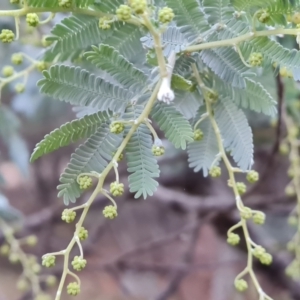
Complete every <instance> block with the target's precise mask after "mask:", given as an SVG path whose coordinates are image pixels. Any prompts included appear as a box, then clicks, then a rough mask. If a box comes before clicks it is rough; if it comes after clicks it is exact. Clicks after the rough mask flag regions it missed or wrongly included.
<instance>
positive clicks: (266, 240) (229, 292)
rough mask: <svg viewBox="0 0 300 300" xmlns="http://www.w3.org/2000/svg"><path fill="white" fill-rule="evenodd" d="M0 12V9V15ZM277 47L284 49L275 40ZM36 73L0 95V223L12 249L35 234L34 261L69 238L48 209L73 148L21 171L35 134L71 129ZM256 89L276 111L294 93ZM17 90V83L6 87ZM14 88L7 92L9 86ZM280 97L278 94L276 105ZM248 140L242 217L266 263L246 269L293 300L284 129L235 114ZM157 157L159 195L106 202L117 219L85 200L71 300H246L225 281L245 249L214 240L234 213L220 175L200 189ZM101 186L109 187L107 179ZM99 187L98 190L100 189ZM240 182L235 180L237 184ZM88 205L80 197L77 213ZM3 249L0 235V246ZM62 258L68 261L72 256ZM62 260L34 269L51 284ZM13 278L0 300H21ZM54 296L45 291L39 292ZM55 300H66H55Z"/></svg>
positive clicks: (29, 47) (12, 269) (171, 154)
mask: <svg viewBox="0 0 300 300" xmlns="http://www.w3.org/2000/svg"><path fill="white" fill-rule="evenodd" d="M2 8H3V9H4V8H6V7H5V5H4V4H3V5H2V3H1V9H2ZM3 28H11V29H13V28H14V24H13V20H11V19H9V18H8V19H5V18H1V20H0V30H1V29H3ZM47 32H49V28H47V26H46V27H43V29H38V30H37V31H35V32H30V31H29V30H27V29H26V28H25V29H24V34H23V37H22V41H21V42H22V43H14V44H13V45H9V46H7V45H5V46H4V45H2V44H1V45H0V68H2V67H3V66H4V65H7V64H9V63H10V56H11V54H12V53H14V52H18V51H23V52H25V53H27V54H28V55H30V56H31V57H34V58H36V57H38V56H39V55H40V54H41V49H40V48H39V47H38V46H40V45H39V40H40V38H41V37H42V36H43V35H44V34H45V33H47ZM286 43H289V41H288V40H287V41H286ZM39 78H41V74H40V73H37V72H36V73H31V74H30V76H29V78H28V82H27V86H26V91H25V92H24V93H23V94H16V93H15V92H14V86H13V85H11V86H8V87H6V88H5V89H4V90H3V91H2V106H1V107H0V155H1V156H0V174H1V177H0V179H1V185H0V217H1V218H5V219H6V221H7V222H10V224H11V226H13V227H14V228H15V235H16V237H18V238H22V237H24V236H28V235H36V236H37V237H38V243H37V245H36V246H35V247H28V246H24V251H25V252H26V253H28V254H33V255H36V256H37V257H38V260H39V261H40V257H41V256H42V255H43V254H45V253H48V252H54V251H58V250H62V249H64V248H65V247H66V246H67V245H68V243H69V241H70V238H71V237H72V235H73V232H74V224H70V225H68V224H66V223H64V222H63V221H62V220H61V212H62V210H63V209H64V205H63V202H62V200H61V199H58V198H57V190H56V186H57V185H58V183H59V175H60V173H61V171H62V170H63V168H64V167H65V166H66V163H67V162H68V160H69V158H70V155H71V153H72V152H73V151H74V149H75V148H76V146H77V145H72V146H69V147H65V148H62V149H60V150H58V151H56V152H54V153H52V154H50V155H47V156H45V157H42V158H41V159H39V160H37V161H36V162H35V163H34V164H32V165H29V162H28V161H29V156H30V153H31V152H32V150H33V149H34V146H35V144H36V143H37V142H39V141H40V140H41V139H42V138H43V137H44V135H45V134H47V133H49V132H50V131H52V130H53V129H55V128H57V127H58V126H60V125H61V124H63V123H65V122H66V121H69V120H72V119H73V118H75V114H74V112H73V111H72V108H71V107H70V106H69V105H66V104H64V103H61V102H59V101H57V100H52V99H47V98H45V97H43V96H41V95H40V94H39V92H38V88H37V87H36V82H37V80H38V79H39ZM261 80H262V81H263V82H264V83H265V84H266V85H267V87H268V88H269V91H270V93H272V94H273V95H274V97H275V98H276V99H278V100H279V108H282V109H283V110H284V109H285V107H284V105H283V104H282V100H285V101H294V102H295V101H296V100H297V97H296V96H295V95H298V87H297V85H294V84H291V83H286V82H283V81H282V80H281V79H279V78H276V77H275V76H274V75H273V73H267V74H262V76H261ZM15 83H17V82H15ZM15 83H14V84H15ZM285 87H286V89H285V91H288V93H287V92H285V93H284V95H281V94H282V92H283V91H284V88H285ZM247 114H248V116H249V120H250V123H251V125H252V127H253V132H254V139H255V165H254V169H255V170H257V171H258V172H259V173H260V176H261V180H260V181H259V182H258V183H257V184H256V185H254V186H251V187H250V186H249V189H248V192H247V194H246V195H245V197H244V201H245V203H246V205H247V206H250V207H251V208H253V209H261V210H263V211H264V212H265V213H266V215H267V222H266V224H265V225H264V226H257V225H255V224H252V223H251V222H250V224H249V228H250V234H251V236H252V237H253V240H254V241H255V242H256V243H257V244H259V245H262V246H263V247H265V248H267V249H268V252H270V253H271V254H272V255H273V258H274V262H273V264H272V265H271V266H270V267H262V265H260V264H258V263H257V264H256V263H255V268H256V271H257V274H258V277H259V280H260V282H261V284H262V286H263V287H264V290H265V291H266V292H267V293H268V294H269V295H270V296H271V297H273V298H274V299H276V300H288V299H300V282H297V281H292V280H291V279H289V278H288V277H287V276H286V275H285V268H286V266H287V265H288V264H289V263H290V261H291V260H292V255H291V254H289V253H288V252H287V250H286V244H287V242H288V241H289V240H290V239H291V238H292V236H293V235H294V233H295V231H296V229H295V228H293V227H291V226H289V225H288V224H287V217H288V215H289V213H290V212H291V211H292V209H293V207H294V206H295V199H294V198H292V197H291V198H288V197H286V196H285V193H284V189H285V187H286V185H287V184H288V182H289V178H288V176H287V169H288V167H289V161H288V158H287V157H286V156H281V155H280V154H279V153H278V145H279V139H280V137H282V136H283V135H284V131H285V129H284V124H283V123H282V122H280V121H279V122H277V125H276V126H271V125H270V124H271V123H272V122H271V121H272V120H270V119H268V118H266V117H264V116H262V115H259V114H253V113H249V112H247ZM165 145H166V147H167V148H168V151H166V153H167V154H166V155H165V156H163V157H162V158H160V160H159V164H160V166H161V177H160V180H159V181H160V187H159V188H158V190H157V192H156V193H155V195H154V196H153V197H151V198H149V199H147V200H146V201H144V200H141V199H134V198H133V196H132V195H131V194H130V193H129V192H128V191H127V192H126V193H125V194H124V196H123V197H121V198H120V199H118V206H119V216H118V218H117V219H115V220H107V219H105V218H104V217H103V215H102V210H103V208H104V206H106V205H107V200H106V199H104V198H101V197H99V198H97V200H96V201H95V203H94V205H93V207H92V210H91V211H90V213H89V215H88V218H87V220H86V222H85V225H84V226H85V228H87V229H88V230H89V238H88V240H87V241H85V242H84V243H83V246H84V251H85V256H86V258H87V267H86V268H85V269H84V270H83V271H82V272H81V273H80V278H81V280H82V288H81V294H80V295H79V296H77V299H78V300H83V299H89V300H122V299H124V300H125V299H136V300H166V299H174V300H195V299H209V300H239V299H249V300H250V299H257V294H256V290H255V288H254V287H253V286H252V284H251V283H250V286H249V289H248V290H247V292H245V293H243V294H240V293H238V292H236V291H235V289H234V286H233V281H234V278H235V276H236V275H237V274H238V273H239V272H240V271H242V270H243V268H244V267H245V264H246V259H247V256H246V249H245V247H244V243H243V242H242V243H241V244H240V246H238V247H235V248H233V247H231V246H229V245H228V244H227V243H226V238H227V236H226V232H227V230H228V229H229V227H230V226H232V225H234V224H235V223H236V222H237V220H238V215H237V212H236V209H235V202H234V198H233V196H232V193H231V190H230V189H229V188H228V186H227V174H226V170H225V169H224V170H223V173H222V174H223V175H222V177H221V178H218V179H211V178H204V177H203V176H202V174H201V173H194V172H193V171H192V170H191V169H189V168H188V163H187V157H186V154H185V153H184V152H182V151H178V150H175V149H173V148H172V147H171V146H170V145H168V144H167V142H166V141H165ZM120 176H121V179H120V182H123V183H124V184H125V186H126V181H127V171H126V163H124V162H122V163H121V164H120ZM110 178H111V179H112V178H113V177H110ZM110 178H108V179H107V182H110V181H111V180H110ZM239 179H240V180H244V179H245V177H244V175H241V176H240V178H239ZM88 197H89V192H87V193H85V194H84V196H83V197H82V198H81V199H80V201H79V202H78V204H80V203H84V201H86V199H87V198H88ZM3 243H4V237H3V234H2V233H1V232H0V245H1V244H3ZM73 254H74V255H78V252H77V249H75V251H74V253H73ZM62 263H63V261H62V260H59V259H58V260H57V263H56V267H54V268H53V269H50V270H45V269H43V270H42V272H41V278H43V276H44V277H45V276H48V275H54V276H57V279H58V280H59V279H60V275H61V272H62ZM21 273H22V268H21V266H20V265H19V264H11V263H10V262H9V260H8V259H7V257H6V256H5V255H4V256H1V257H0V300H27V299H28V300H30V299H32V296H31V295H30V293H26V292H22V291H20V290H19V289H18V288H17V282H18V280H19V278H20V275H21ZM43 288H45V290H46V291H47V293H49V294H51V295H53V296H54V294H55V292H56V288H57V285H55V286H54V287H52V288H47V287H46V286H45V285H43ZM62 299H69V297H68V296H67V295H66V294H64V295H63V297H62Z"/></svg>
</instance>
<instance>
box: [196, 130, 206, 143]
mask: <svg viewBox="0 0 300 300" xmlns="http://www.w3.org/2000/svg"><path fill="white" fill-rule="evenodd" d="M203 137H204V133H203V131H202V130H201V129H196V130H195V131H194V140H195V141H201V140H202V139H203Z"/></svg>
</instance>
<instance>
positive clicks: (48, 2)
mask: <svg viewBox="0 0 300 300" xmlns="http://www.w3.org/2000/svg"><path fill="white" fill-rule="evenodd" d="M93 2H94V0H74V1H73V3H74V6H75V7H87V6H89V5H91V4H93ZM27 3H28V5H29V6H33V7H49V8H51V7H58V0H27Z"/></svg>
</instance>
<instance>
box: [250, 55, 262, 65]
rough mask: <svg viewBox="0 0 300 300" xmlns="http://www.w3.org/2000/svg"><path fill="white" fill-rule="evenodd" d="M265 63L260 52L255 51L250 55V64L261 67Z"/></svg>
mask: <svg viewBox="0 0 300 300" xmlns="http://www.w3.org/2000/svg"><path fill="white" fill-rule="evenodd" d="M262 63H263V56H262V54H261V53H259V52H253V53H251V54H250V57H249V64H250V65H251V66H252V67H260V66H261V65H262Z"/></svg>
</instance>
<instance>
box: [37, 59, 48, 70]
mask: <svg viewBox="0 0 300 300" xmlns="http://www.w3.org/2000/svg"><path fill="white" fill-rule="evenodd" d="M35 66H36V68H37V70H38V71H40V72H43V71H45V70H47V69H48V67H49V65H48V64H47V63H46V62H44V61H39V62H37V63H36V65H35Z"/></svg>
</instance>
